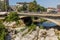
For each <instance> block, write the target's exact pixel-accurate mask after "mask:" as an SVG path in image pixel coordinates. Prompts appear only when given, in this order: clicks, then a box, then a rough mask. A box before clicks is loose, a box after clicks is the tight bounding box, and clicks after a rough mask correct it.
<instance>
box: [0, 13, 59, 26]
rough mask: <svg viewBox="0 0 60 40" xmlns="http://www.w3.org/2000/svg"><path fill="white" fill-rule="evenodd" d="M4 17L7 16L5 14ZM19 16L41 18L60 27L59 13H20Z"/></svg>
mask: <svg viewBox="0 0 60 40" xmlns="http://www.w3.org/2000/svg"><path fill="white" fill-rule="evenodd" d="M0 15H1V14H0ZM3 15H5V14H3ZM18 15H19V17H20V18H23V17H31V16H34V17H41V18H43V19H45V20H48V21H51V22H53V23H55V24H57V25H59V26H60V14H59V13H57V14H53V13H52V14H47V13H43V14H40V13H18ZM0 19H4V17H0Z"/></svg>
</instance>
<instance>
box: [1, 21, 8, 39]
mask: <svg viewBox="0 0 60 40" xmlns="http://www.w3.org/2000/svg"><path fill="white" fill-rule="evenodd" d="M6 34H7V32H5V26H4V25H3V24H2V22H1V21H0V40H5V39H4V38H5V36H6Z"/></svg>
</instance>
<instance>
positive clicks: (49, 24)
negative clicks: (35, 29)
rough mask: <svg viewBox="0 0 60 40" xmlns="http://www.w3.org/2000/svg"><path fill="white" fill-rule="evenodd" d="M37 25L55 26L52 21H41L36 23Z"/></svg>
mask: <svg viewBox="0 0 60 40" xmlns="http://www.w3.org/2000/svg"><path fill="white" fill-rule="evenodd" d="M37 25H38V26H40V25H42V26H44V27H55V26H57V25H56V24H55V23H53V22H49V21H48V22H43V23H42V24H41V23H38V24H37Z"/></svg>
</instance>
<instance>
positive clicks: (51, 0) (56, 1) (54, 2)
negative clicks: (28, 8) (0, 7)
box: [9, 0, 60, 8]
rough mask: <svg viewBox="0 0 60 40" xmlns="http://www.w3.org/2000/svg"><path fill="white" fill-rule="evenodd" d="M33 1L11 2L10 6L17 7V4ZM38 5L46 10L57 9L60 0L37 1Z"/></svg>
mask: <svg viewBox="0 0 60 40" xmlns="http://www.w3.org/2000/svg"><path fill="white" fill-rule="evenodd" d="M32 1H33V0H9V4H10V5H16V2H32ZM36 1H37V3H38V4H39V5H41V6H44V7H46V8H48V7H55V8H56V7H57V5H59V4H60V0H36Z"/></svg>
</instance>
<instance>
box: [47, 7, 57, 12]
mask: <svg viewBox="0 0 60 40" xmlns="http://www.w3.org/2000/svg"><path fill="white" fill-rule="evenodd" d="M51 11H56V8H52V7H48V8H47V12H51Z"/></svg>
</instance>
